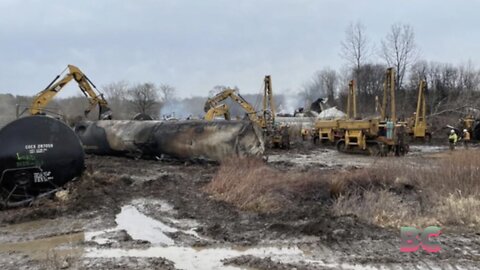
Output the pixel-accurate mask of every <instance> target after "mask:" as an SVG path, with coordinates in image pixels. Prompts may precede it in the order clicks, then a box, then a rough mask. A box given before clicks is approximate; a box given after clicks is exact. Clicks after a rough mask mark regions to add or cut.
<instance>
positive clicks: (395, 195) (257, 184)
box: [205, 150, 480, 227]
mask: <svg viewBox="0 0 480 270" xmlns="http://www.w3.org/2000/svg"><path fill="white" fill-rule="evenodd" d="M479 155H480V151H476V150H468V151H455V152H452V153H449V154H448V155H446V156H445V157H444V158H441V159H431V160H427V161H426V160H419V162H418V164H416V165H415V166H412V163H411V160H409V163H407V162H405V161H403V160H402V159H398V158H391V159H384V160H382V161H381V162H379V163H378V164H376V165H375V166H373V167H371V168H365V169H358V170H352V171H347V172H344V171H341V172H339V171H337V172H335V173H334V174H333V173H321V172H320V171H318V170H317V171H308V172H295V171H288V172H284V171H279V170H277V169H274V168H272V167H269V166H267V165H266V164H264V163H263V162H262V161H261V160H259V159H238V158H237V159H231V160H227V161H225V162H223V163H222V165H221V167H220V169H219V171H218V172H217V174H216V175H215V176H214V178H213V180H212V181H211V182H210V183H209V184H208V185H207V186H206V187H205V191H206V192H208V193H210V194H211V195H212V196H213V197H214V198H216V199H218V200H223V201H226V202H229V203H232V204H234V205H236V206H237V207H239V208H240V209H242V210H248V211H256V212H262V213H265V212H276V211H279V210H281V209H285V208H287V207H289V206H292V205H293V206H294V205H295V203H296V204H297V207H298V206H300V204H301V203H302V202H303V201H306V200H309V201H310V202H311V201H314V202H316V201H319V202H324V201H325V200H331V201H333V203H332V204H331V205H329V206H328V207H331V208H330V209H331V210H332V213H334V214H336V215H345V214H353V215H356V216H358V217H359V218H361V219H362V220H364V221H367V222H370V223H374V224H377V225H380V226H385V227H399V226H406V225H408V226H413V225H415V226H430V225H440V226H447V225H453V226H455V225H459V226H470V227H472V226H479V225H480V177H479V176H480V159H478V158H477V156H479ZM422 164H423V165H422ZM326 207H327V206H326Z"/></svg>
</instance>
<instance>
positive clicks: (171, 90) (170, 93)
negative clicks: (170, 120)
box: [159, 84, 175, 103]
mask: <svg viewBox="0 0 480 270" xmlns="http://www.w3.org/2000/svg"><path fill="white" fill-rule="evenodd" d="M159 90H160V96H161V98H162V100H163V102H164V103H171V102H172V101H173V100H174V99H175V87H173V86H171V85H168V84H161V85H160V87H159Z"/></svg>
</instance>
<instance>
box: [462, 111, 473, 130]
mask: <svg viewBox="0 0 480 270" xmlns="http://www.w3.org/2000/svg"><path fill="white" fill-rule="evenodd" d="M460 122H461V123H462V128H463V129H466V130H468V132H470V134H473V126H474V124H475V118H474V117H473V116H472V115H467V117H465V118H462V119H460Z"/></svg>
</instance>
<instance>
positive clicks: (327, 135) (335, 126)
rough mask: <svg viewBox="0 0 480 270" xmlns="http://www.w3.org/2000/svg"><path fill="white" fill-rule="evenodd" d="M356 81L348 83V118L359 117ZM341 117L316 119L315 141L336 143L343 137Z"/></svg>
mask: <svg viewBox="0 0 480 270" xmlns="http://www.w3.org/2000/svg"><path fill="white" fill-rule="evenodd" d="M355 90H356V89H355V81H354V80H351V81H350V82H349V83H348V96H347V108H346V112H347V118H348V119H356V118H357V96H356V91H355ZM339 120H340V119H330V120H328V119H318V120H316V121H315V127H314V128H313V130H312V132H311V133H312V134H313V143H314V144H317V142H320V143H335V142H336V141H338V140H339V139H340V138H342V137H343V135H344V134H343V132H342V130H341V129H340V126H339Z"/></svg>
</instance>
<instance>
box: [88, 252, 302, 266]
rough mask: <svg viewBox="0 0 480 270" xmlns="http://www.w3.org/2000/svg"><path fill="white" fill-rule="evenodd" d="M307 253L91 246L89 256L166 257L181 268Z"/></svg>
mask: <svg viewBox="0 0 480 270" xmlns="http://www.w3.org/2000/svg"><path fill="white" fill-rule="evenodd" d="M302 254H303V252H302V251H301V250H300V249H298V248H297V247H293V248H274V247H267V248H251V249H246V250H245V251H239V250H234V249H229V248H201V249H194V248H189V247H178V246H170V247H152V248H148V249H130V250H125V249H106V250H105V249H91V250H88V251H87V253H86V254H85V257H87V258H98V257H101V258H119V257H162V258H166V259H168V260H170V261H172V262H174V263H175V267H176V268H178V269H185V270H189V269H192V270H193V269H197V270H203V269H205V270H213V269H239V268H238V267H233V266H226V265H223V263H222V260H223V259H226V258H233V257H237V256H241V255H254V256H257V257H271V258H272V260H282V261H288V258H290V261H292V262H293V261H297V260H298V258H299V257H301V256H302Z"/></svg>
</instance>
